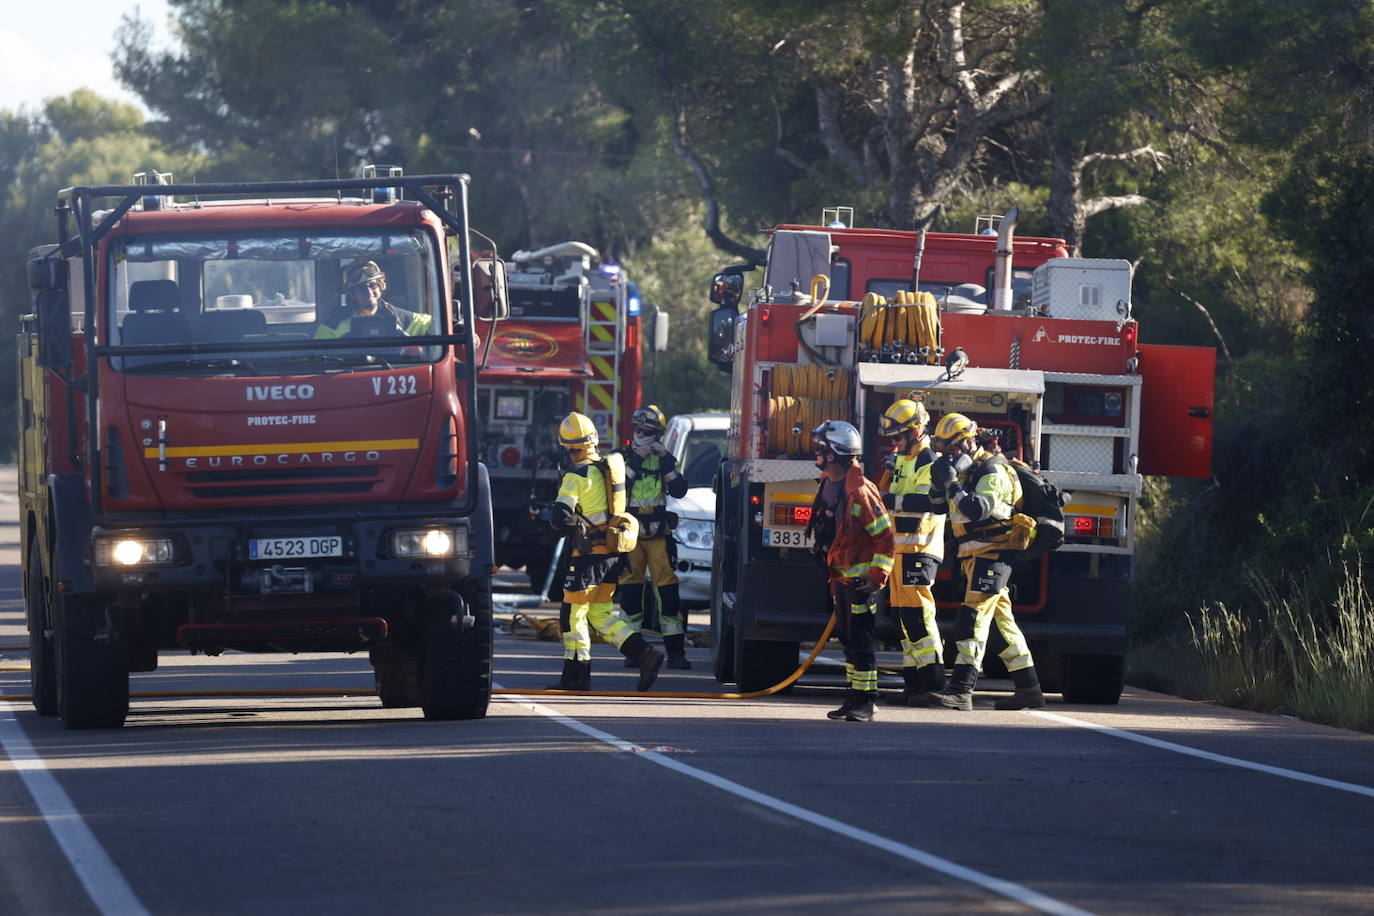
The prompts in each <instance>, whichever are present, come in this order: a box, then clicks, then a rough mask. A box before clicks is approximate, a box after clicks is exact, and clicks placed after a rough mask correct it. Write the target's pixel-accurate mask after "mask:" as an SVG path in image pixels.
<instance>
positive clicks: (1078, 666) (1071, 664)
mask: <svg viewBox="0 0 1374 916" xmlns="http://www.w3.org/2000/svg"><path fill="white" fill-rule="evenodd" d="M1060 666H1061V668H1062V688H1063V693H1064V702H1065V703H1082V704H1087V705H1097V706H1115V705H1116V704H1117V703H1118V702H1120V700H1121V688H1122V686H1123V684H1124V675H1125V659H1124V658H1123V657H1122V656H1120V655H1065V656H1062V657H1061V658H1060Z"/></svg>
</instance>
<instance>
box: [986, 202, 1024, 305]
mask: <svg viewBox="0 0 1374 916" xmlns="http://www.w3.org/2000/svg"><path fill="white" fill-rule="evenodd" d="M1019 215H1020V211H1019V210H1017V209H1016V208H1015V207H1012V208H1011V209H1010V210H1008V211H1007V213H1006V215H1005V216H1003V217H1002V222H1001V223H1000V224H999V225H998V227H997V262H996V265H995V266H994V267H993V270H992V278H993V285H992V307H993V308H994V309H996V310H999V311H1010V310H1011V305H1012V303H1011V240H1012V236H1013V235H1014V234H1015V233H1016V218H1017V216H1019Z"/></svg>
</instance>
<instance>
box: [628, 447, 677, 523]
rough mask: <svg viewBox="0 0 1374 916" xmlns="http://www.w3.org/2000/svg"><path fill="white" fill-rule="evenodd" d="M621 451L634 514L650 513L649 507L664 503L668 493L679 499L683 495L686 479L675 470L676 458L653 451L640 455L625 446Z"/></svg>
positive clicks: (653, 507)
mask: <svg viewBox="0 0 1374 916" xmlns="http://www.w3.org/2000/svg"><path fill="white" fill-rule="evenodd" d="M623 454H624V455H625V477H626V478H627V480H628V481H629V484H630V511H631V512H633V513H634V514H636V515H647V514H651V510H653V509H661V508H662V507H663V506H664V505H666V504H667V502H668V497H669V496H672V497H674V498H676V499H681V498H682V497H684V496H686V495H687V478H686V477H683V476H682V474H681V473H679V471H678V469H677V462H676V461H674V460H672V459H670V458H668V457H666V456H663V455H659V454H657V453H650V454H649V455H648V457H645V458H641V457H639V454H638V453H637V452H635V451H634V450H633V449H625V450H624V451H623ZM665 468H666V470H665ZM645 510H650V511H645Z"/></svg>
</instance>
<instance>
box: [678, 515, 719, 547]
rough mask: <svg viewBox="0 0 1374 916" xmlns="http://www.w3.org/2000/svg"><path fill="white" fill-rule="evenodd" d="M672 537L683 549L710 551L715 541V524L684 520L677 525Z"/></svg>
mask: <svg viewBox="0 0 1374 916" xmlns="http://www.w3.org/2000/svg"><path fill="white" fill-rule="evenodd" d="M673 535H674V537H676V538H677V542H678V543H679V544H681V545H682V546H683V547H694V548H696V549H697V550H710V549H711V545H712V544H713V543H715V539H716V523H715V522H705V521H699V520H697V519H691V518H684V519H682V520H681V521H679V522H678V523H677V530H676V531H675V532H673Z"/></svg>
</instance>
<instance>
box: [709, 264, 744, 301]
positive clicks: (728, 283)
mask: <svg viewBox="0 0 1374 916" xmlns="http://www.w3.org/2000/svg"><path fill="white" fill-rule="evenodd" d="M743 295H744V277H743V276H741V275H740V273H739V272H738V270H737V269H734V268H732V269H727V270H724V271H721V272H720V273H718V274H716V275H715V276H714V277H712V278H711V296H710V298H711V301H712V302H714V303H715V304H716V305H721V306H727V307H729V308H730V309H738V308H739V301H740V299H741V298H743Z"/></svg>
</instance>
